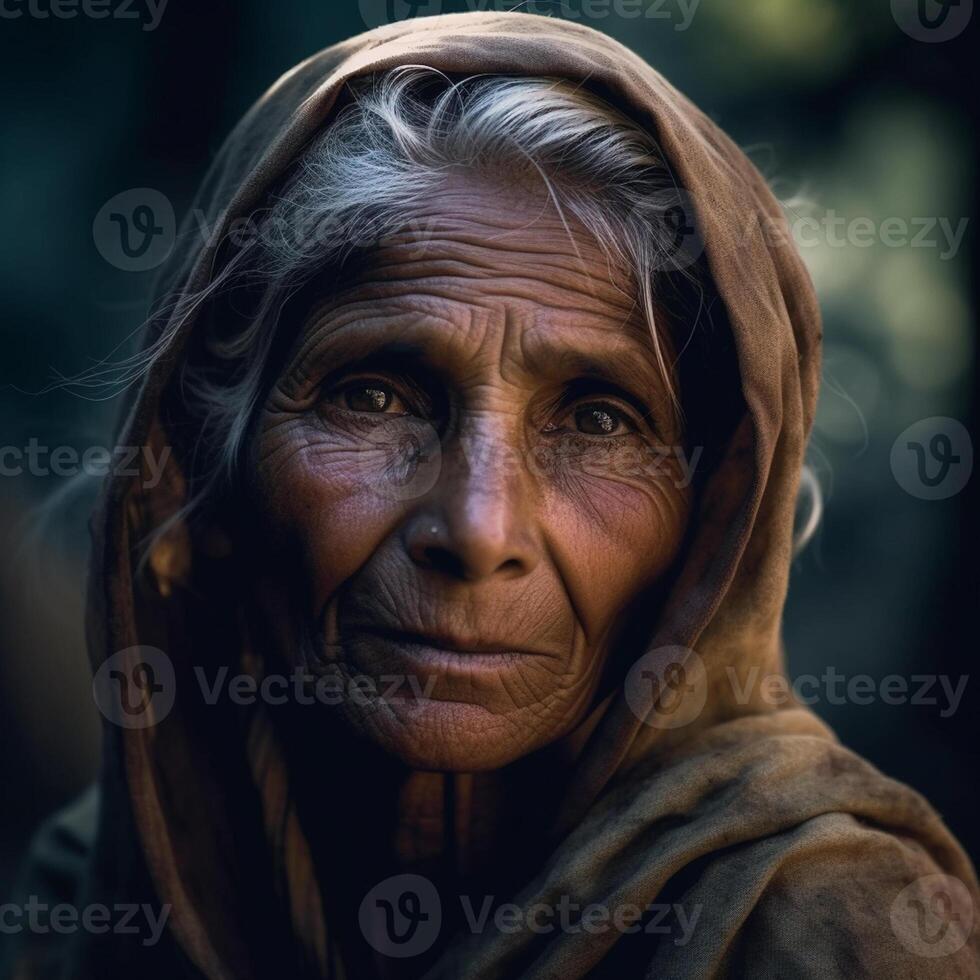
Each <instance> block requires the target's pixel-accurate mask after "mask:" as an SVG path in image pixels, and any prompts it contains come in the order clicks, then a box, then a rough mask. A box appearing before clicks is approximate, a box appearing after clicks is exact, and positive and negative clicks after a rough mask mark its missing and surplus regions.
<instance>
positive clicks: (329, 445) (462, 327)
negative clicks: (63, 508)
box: [248, 177, 689, 771]
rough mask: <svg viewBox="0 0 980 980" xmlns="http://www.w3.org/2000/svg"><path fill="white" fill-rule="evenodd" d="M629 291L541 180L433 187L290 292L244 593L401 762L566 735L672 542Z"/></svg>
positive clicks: (674, 529) (670, 438) (662, 424)
mask: <svg viewBox="0 0 980 980" xmlns="http://www.w3.org/2000/svg"><path fill="white" fill-rule="evenodd" d="M634 297H635V290H634V288H633V287H632V286H631V285H630V283H629V281H628V279H627V277H626V276H624V275H621V274H620V273H619V272H618V271H616V270H614V269H612V268H610V264H609V262H608V261H607V259H606V257H605V256H604V254H603V253H602V252H601V251H600V249H599V248H598V246H597V245H596V244H595V242H594V240H593V239H592V238H591V237H590V235H589V234H588V233H587V232H586V231H585V230H584V229H583V228H582V227H580V226H578V225H577V224H575V223H574V222H573V223H571V224H570V227H566V226H565V225H564V224H563V222H562V219H561V217H560V216H559V214H558V213H557V211H556V210H555V208H554V207H553V206H552V204H551V203H550V201H549V199H548V198H547V196H546V195H545V194H544V193H542V194H540V195H537V194H534V193H532V192H528V191H518V190H516V189H512V188H508V189H504V188H502V187H500V186H487V185H486V184H481V183H478V182H476V181H475V180H472V179H469V178H464V177H453V178H451V179H448V180H447V182H446V184H445V186H444V188H443V189H442V190H441V191H440V193H438V194H435V195H432V196H431V197H430V198H429V199H428V202H427V205H426V206H425V207H424V208H422V209H420V210H419V212H418V214H417V215H416V220H415V221H413V222H411V228H410V229H409V230H407V231H405V232H404V233H403V234H399V235H397V236H389V237H388V238H387V239H386V240H385V241H384V242H383V243H382V244H381V245H380V247H379V248H377V249H376V250H375V251H374V252H373V253H372V254H371V256H370V261H368V262H365V263H363V264H362V265H360V266H359V267H358V269H357V271H356V272H354V271H352V272H350V273H349V274H348V275H347V277H346V279H345V280H344V282H343V283H342V284H341V287H340V288H339V289H332V290H331V291H330V295H326V296H324V298H323V299H322V300H321V301H320V302H319V303H318V304H315V305H314V307H313V309H312V312H311V313H310V314H309V316H308V317H307V319H306V321H305V324H304V327H303V330H302V333H301V336H300V338H299V341H298V342H297V344H296V345H295V347H294V348H293V350H292V352H291V354H290V355H289V357H288V358H287V363H286V364H285V367H284V369H283V370H282V372H281V374H280V375H279V377H278V378H277V379H276V381H275V383H274V385H273V387H272V389H271V391H270V393H269V394H268V397H267V398H266V400H265V402H264V404H263V406H262V408H261V411H260V416H259V419H258V422H257V425H256V427H255V429H254V436H253V444H252V449H253V454H254V457H253V458H254V467H253V473H254V478H255V481H256V486H255V490H256V493H255V495H254V499H255V501H256V502H257V510H258V513H257V514H255V515H253V516H254V517H255V520H254V523H253V525H252V527H250V528H249V529H248V531H249V533H250V534H251V535H253V536H255V538H256V540H258V541H259V542H261V548H260V549H259V553H260V554H263V555H266V556H268V558H267V559H265V562H264V567H263V569H262V572H261V574H260V576H257V579H258V578H259V577H261V579H262V581H261V586H260V587H258V586H259V583H258V581H256V585H257V588H256V589H255V597H254V599H255V603H256V606H257V607H260V608H261V609H262V610H263V611H264V615H265V617H266V620H267V624H266V625H267V628H269V629H271V634H270V635H271V636H272V637H274V641H273V642H274V643H275V645H276V646H278V647H279V648H280V649H278V651H277V653H278V655H279V656H280V658H281V659H285V661H286V663H287V664H292V665H303V666H312V667H313V669H314V671H315V672H317V673H326V674H332V675H336V676H333V677H331V681H332V682H336V683H331V685H330V691H331V692H332V694H333V695H337V696H339V711H340V712H341V714H342V716H343V718H344V720H345V722H346V723H347V724H348V725H349V726H351V727H352V728H353V729H354V730H356V731H357V732H359V733H361V734H362V735H363V736H365V737H367V738H369V739H371V740H372V741H374V742H375V743H377V744H378V745H380V746H381V747H383V748H384V749H386V750H388V751H389V752H391V753H393V754H394V755H395V756H397V757H399V758H401V759H402V760H403V761H405V762H406V763H407V764H409V765H411V766H413V767H417V768H424V769H444V770H464V771H476V770H481V769H490V768H496V767H499V766H502V765H504V764H506V763H508V762H510V761H513V760H515V759H517V758H519V757H521V756H523V755H526V754H527V753H529V752H531V751H533V750H534V749H537V748H540V747H542V746H544V745H547V744H548V743H551V742H553V741H555V740H556V739H557V738H559V737H560V736H562V735H564V734H566V733H568V732H569V731H570V730H571V729H572V728H573V727H575V726H576V725H577V724H578V723H579V722H580V721H582V719H583V718H584V717H585V716H586V714H587V713H588V710H589V708H590V703H591V701H592V699H593V696H594V694H595V691H596V688H597V686H598V682H599V679H600V673H601V670H602V667H603V664H604V663H605V661H606V658H607V656H608V653H609V647H610V645H611V641H612V640H613V639H614V635H615V627H616V623H617V617H618V615H619V614H620V613H621V612H622V611H623V610H624V608H625V607H626V606H627V605H629V604H631V603H632V602H633V601H634V600H636V599H638V598H639V597H640V596H641V595H642V594H643V593H644V591H645V590H647V589H649V588H650V586H651V585H652V584H653V583H655V582H656V581H657V579H658V578H659V577H661V576H662V575H663V574H664V572H665V571H666V569H667V568H668V566H669V565H670V563H671V561H672V559H673V558H674V556H675V554H676V553H677V551H678V548H679V546H680V541H681V538H682V535H683V532H684V528H685V524H686V521H687V515H688V509H689V490H688V489H686V487H685V485H684V480H683V479H682V467H681V466H680V465H679V463H678V455H679V452H675V451H674V450H675V449H676V448H677V447H679V445H680V442H681V433H680V431H679V430H678V426H677V423H676V421H675V419H674V416H673V413H672V412H671V410H670V402H669V398H668V395H667V391H666V388H665V385H664V383H663V381H662V380H661V375H660V372H659V371H658V369H657V361H656V357H655V354H654V349H653V345H652V342H651V340H650V337H649V333H648V329H647V327H646V325H645V323H644V320H643V317H642V314H641V312H640V310H639V309H638V308H637V305H636V302H635V298H634ZM334 700H336V697H334ZM306 710H310V709H306ZM318 710H338V709H332V708H329V707H326V708H322V709H318Z"/></svg>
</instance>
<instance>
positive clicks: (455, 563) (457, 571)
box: [422, 545, 466, 578]
mask: <svg viewBox="0 0 980 980" xmlns="http://www.w3.org/2000/svg"><path fill="white" fill-rule="evenodd" d="M422 556H423V564H424V565H426V566H427V567H428V568H430V569H432V571H434V572H442V573H443V574H444V575H451V576H452V577H453V578H465V577H466V566H465V564H464V562H463V560H462V558H460V556H459V555H457V554H456V553H455V552H453V551H449V550H448V549H446V548H441V547H439V546H438V545H429V546H428V547H427V548H424V549H423V550H422Z"/></svg>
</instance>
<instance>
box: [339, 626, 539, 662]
mask: <svg viewBox="0 0 980 980" xmlns="http://www.w3.org/2000/svg"><path fill="white" fill-rule="evenodd" d="M357 632H362V633H367V634H369V635H373V636H375V637H378V638H380V639H382V640H387V641H388V642H390V643H394V644H396V645H398V646H401V647H417V648H419V649H421V650H434V651H440V652H443V653H451V654H457V655H459V656H461V657H488V658H506V659H513V658H515V657H524V656H534V655H535V653H536V651H532V650H522V649H520V648H518V647H515V646H513V645H511V644H508V643H505V642H500V641H497V640H494V641H486V640H480V639H477V638H475V637H465V636H460V635H449V634H432V633H420V632H416V631H414V630H404V629H394V628H391V627H383V626H364V627H360V628H359V629H358V630H357Z"/></svg>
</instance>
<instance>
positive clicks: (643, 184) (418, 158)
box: [177, 66, 689, 499]
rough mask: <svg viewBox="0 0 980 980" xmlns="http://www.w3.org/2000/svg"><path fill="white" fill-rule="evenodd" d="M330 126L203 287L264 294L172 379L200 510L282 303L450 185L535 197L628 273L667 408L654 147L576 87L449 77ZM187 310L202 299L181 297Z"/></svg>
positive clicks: (407, 70)
mask: <svg viewBox="0 0 980 980" xmlns="http://www.w3.org/2000/svg"><path fill="white" fill-rule="evenodd" d="M348 96H349V101H348V102H347V104H346V105H344V106H343V108H342V109H341V110H340V111H339V112H338V115H337V117H336V119H335V120H334V121H333V123H332V125H330V126H329V127H327V128H326V129H325V130H324V131H323V132H322V133H321V134H319V135H318V136H317V137H316V138H315V139H314V140H313V141H312V142H311V143H310V144H309V145H308V147H307V148H306V150H305V152H304V153H303V154H302V155H301V157H300V158H299V159H298V161H297V163H296V165H295V166H294V168H293V169H292V171H291V174H290V175H289V176H288V178H287V179H286V180H285V182H284V184H283V186H282V187H281V188H280V189H279V190H278V191H277V193H276V194H275V195H274V196H273V197H272V198H271V199H270V201H269V202H268V205H267V207H266V208H264V209H263V210H262V211H261V212H258V213H256V214H255V215H253V216H252V219H251V221H252V225H251V227H250V228H248V229H246V234H245V236H244V237H245V241H242V240H241V239H242V237H243V236H242V232H241V230H240V231H239V232H238V235H237V238H238V241H237V243H236V244H237V252H236V254H235V256H234V258H233V260H232V261H231V262H230V263H228V264H227V265H226V266H225V268H224V270H223V271H222V272H221V273H220V274H219V276H218V277H217V279H216V280H215V282H214V283H212V286H210V287H209V291H210V292H212V293H217V292H221V291H226V292H227V291H229V290H231V289H233V288H235V287H237V286H245V287H247V288H249V289H252V290H253V291H255V292H256V293H257V294H258V295H260V296H261V299H260V300H259V301H258V303H257V306H256V308H255V309H254V310H253V311H252V312H251V313H250V314H249V316H248V317H246V318H245V319H244V322H243V323H242V324H241V328H240V329H237V328H233V329H231V330H230V331H229V328H228V325H227V323H222V318H221V317H220V316H215V317H212V318H211V319H212V325H213V329H211V330H210V332H209V334H208V337H207V340H206V343H205V351H204V354H203V356H199V357H197V358H189V359H188V360H187V361H186V362H185V364H184V367H183V368H182V371H181V377H180V383H179V385H178V386H177V387H178V389H179V391H180V399H181V403H182V407H183V411H184V412H185V413H186V412H188V411H189V412H190V413H191V416H192V420H193V424H192V425H191V426H190V429H191V431H193V432H194V433H195V446H196V450H195V452H200V453H203V462H204V467H203V468H202V467H199V466H198V465H195V466H194V467H193V468H194V470H196V472H197V477H196V479H195V481H194V482H195V483H196V484H197V491H196V492H197V494H198V499H203V498H204V497H207V496H210V495H211V493H212V492H213V490H214V488H215V486H216V484H217V483H220V482H224V483H225V485H226V486H227V485H228V484H227V481H228V480H230V479H231V478H232V477H233V475H234V469H235V467H236V466H237V465H239V461H240V460H241V458H242V451H243V448H244V444H245V442H246V437H247V434H248V431H249V426H250V422H251V420H252V418H253V417H254V413H255V410H256V408H257V405H258V401H259V399H260V397H261V396H262V394H263V388H264V380H263V379H264V378H265V375H266V372H267V366H268V360H269V357H270V352H271V350H272V345H273V341H274V338H275V336H276V334H277V332H279V324H278V321H279V319H280V318H281V314H282V311H283V309H284V308H285V307H286V305H287V303H288V302H289V300H290V298H291V297H293V296H295V295H296V294H297V292H298V291H299V290H301V289H302V287H303V286H304V285H305V284H307V283H309V282H310V281H311V280H312V279H313V278H314V277H315V276H317V275H318V274H319V273H321V272H322V271H323V270H324V269H331V268H333V269H336V268H339V267H341V266H342V265H343V264H344V263H345V262H346V261H347V260H348V259H349V258H350V257H351V256H352V255H353V254H354V253H356V252H363V253H367V252H369V251H370V246H371V245H377V244H380V243H382V242H383V241H384V240H385V238H386V236H388V235H393V234H396V233H397V232H399V231H403V230H405V229H406V228H408V227H411V226H412V222H413V220H415V219H414V217H413V216H414V215H416V214H417V213H418V211H419V206H420V205H421V204H422V203H424V202H425V201H426V200H427V198H429V197H430V196H431V193H432V192H433V191H434V190H435V189H437V188H438V187H439V185H440V183H441V182H442V181H444V180H445V178H446V175H447V174H449V173H456V172H463V173H474V174H477V175H480V176H483V177H486V178H496V179H498V180H499V179H500V178H501V175H505V177H506V179H507V180H508V181H523V182H526V183H531V184H533V183H537V185H538V186H539V187H541V186H543V187H544V189H545V190H546V192H547V194H548V196H549V197H550V199H551V201H552V202H553V203H554V205H555V207H556V208H557V210H558V212H559V214H560V215H561V216H562V220H563V221H566V226H567V219H566V215H571V216H573V217H574V218H576V219H577V220H578V221H579V222H580V223H581V224H582V225H583V226H584V227H585V228H586V229H587V230H588V231H589V232H590V233H591V234H592V235H593V236H594V238H595V240H596V242H597V243H598V245H599V246H600V248H601V249H602V250H603V252H604V253H605V255H606V258H607V260H608V261H609V262H610V263H613V264H615V265H616V266H617V267H618V269H619V270H621V271H625V272H626V273H628V275H629V277H630V279H631V280H632V282H633V283H634V284H635V288H636V293H637V295H636V297H635V300H636V302H637V304H638V305H639V306H640V307H641V309H642V312H643V315H644V317H645V319H646V322H647V324H648V326H649V329H650V336H651V340H652V342H653V348H654V351H655V353H656V357H657V362H658V365H659V368H660V371H661V373H662V376H663V380H664V382H665V385H666V388H667V390H668V392H669V393H670V396H671V399H672V402H673V405H674V407H675V409H676V410H677V411H678V413H679V411H680V405H679V401H678V399H677V396H676V376H675V375H676V372H675V367H674V364H672V363H670V362H669V361H668V355H667V353H666V350H665V345H664V343H663V337H664V334H665V330H664V328H663V327H662V326H661V324H660V323H659V322H657V320H656V319H655V308H654V282H655V279H656V277H657V275H658V274H659V273H664V272H669V271H681V272H682V273H683V274H684V275H689V273H688V272H687V271H686V270H684V269H682V268H681V267H680V265H679V264H678V263H677V262H676V255H675V252H676V250H675V249H673V248H672V245H673V242H674V239H675V236H676V232H675V230H674V229H675V226H673V225H672V224H671V222H670V220H669V219H668V217H667V215H668V213H669V211H670V209H671V208H675V209H676V207H677V206H678V203H679V202H680V203H681V204H682V203H683V202H682V201H681V198H680V192H679V191H678V190H677V189H676V187H675V184H674V181H673V179H672V176H671V174H670V172H669V170H668V168H667V166H666V164H665V162H664V160H663V157H662V156H661V154H660V151H659V149H658V147H657V144H656V141H655V140H654V139H653V137H652V136H651V135H650V134H649V133H648V132H647V131H646V130H645V129H643V128H642V127H640V126H639V125H637V124H636V123H635V122H633V121H632V120H630V119H629V118H628V117H626V116H625V115H623V114H621V113H620V112H619V111H618V110H616V109H614V108H613V107H612V106H610V105H609V104H607V103H606V102H604V101H603V100H602V99H600V98H598V97H597V96H595V95H593V94H592V93H590V92H588V91H586V90H584V89H582V88H581V87H580V86H578V85H576V84H574V83H572V82H569V81H565V80H561V79H554V78H534V77H523V76H520V77H514V76H505V75H478V76H472V77H469V78H466V79H463V80H461V81H455V82H454V81H451V80H450V79H449V78H447V77H446V76H445V75H443V74H442V73H441V72H437V71H435V70H434V69H431V68H424V67H420V66H407V67H402V68H398V69H394V70H392V71H389V72H386V73H384V74H380V75H377V76H370V77H368V78H365V79H360V80H358V81H357V82H355V83H352V84H351V85H350V87H349V91H348ZM191 302H192V303H193V306H194V307H195V308H197V307H199V305H200V303H199V302H198V301H194V300H192V301H191Z"/></svg>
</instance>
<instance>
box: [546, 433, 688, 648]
mask: <svg viewBox="0 0 980 980" xmlns="http://www.w3.org/2000/svg"><path fill="white" fill-rule="evenodd" d="M546 496H547V502H546V506H545V508H544V509H543V513H545V514H546V515H547V516H546V518H545V520H546V524H545V528H544V530H545V534H546V536H547V538H548V542H549V548H550V550H551V552H552V554H553V555H554V556H555V561H556V562H557V564H558V565H559V569H560V572H561V576H562V579H563V581H564V582H565V583H566V586H567V588H568V590H569V593H570V595H571V598H572V601H573V603H574V605H575V608H576V610H577V612H578V614H579V618H580V620H581V622H582V626H583V628H584V630H585V632H586V635H587V637H588V638H589V639H590V641H592V642H593V643H595V642H596V641H597V640H598V639H600V638H601V637H602V636H603V635H604V634H605V632H606V631H607V630H608V629H609V627H610V626H612V624H613V622H614V621H615V619H616V617H617V615H618V614H619V613H620V612H621V611H622V610H623V609H624V608H625V607H626V606H627V605H628V604H629V603H630V601H631V600H633V599H634V598H636V597H637V596H638V595H639V594H640V593H641V592H642V591H643V590H644V589H646V588H648V587H650V586H651V585H652V584H653V583H655V582H656V581H657V580H658V579H659V578H660V577H661V576H662V575H663V574H664V573H665V572H666V571H667V570H668V568H669V567H670V565H671V563H672V562H673V560H674V558H675V557H676V556H677V553H678V551H679V549H680V546H681V542H682V541H683V537H684V532H685V530H686V528H687V522H688V519H689V514H690V506H691V493H690V489H689V488H688V487H687V486H686V483H685V480H684V474H683V469H682V467H680V466H679V465H678V463H677V461H676V459H672V458H671V457H670V456H668V455H666V454H664V455H655V454H651V452H650V451H649V450H648V449H641V448H638V447H630V446H619V447H608V448H600V449H599V450H595V449H589V450H588V451H587V452H583V453H579V454H576V453H574V452H570V453H569V452H566V453H564V454H562V461H561V464H560V467H559V469H558V471H557V472H555V473H554V474H553V478H552V479H551V480H550V481H549V483H548V492H547V495H546Z"/></svg>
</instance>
